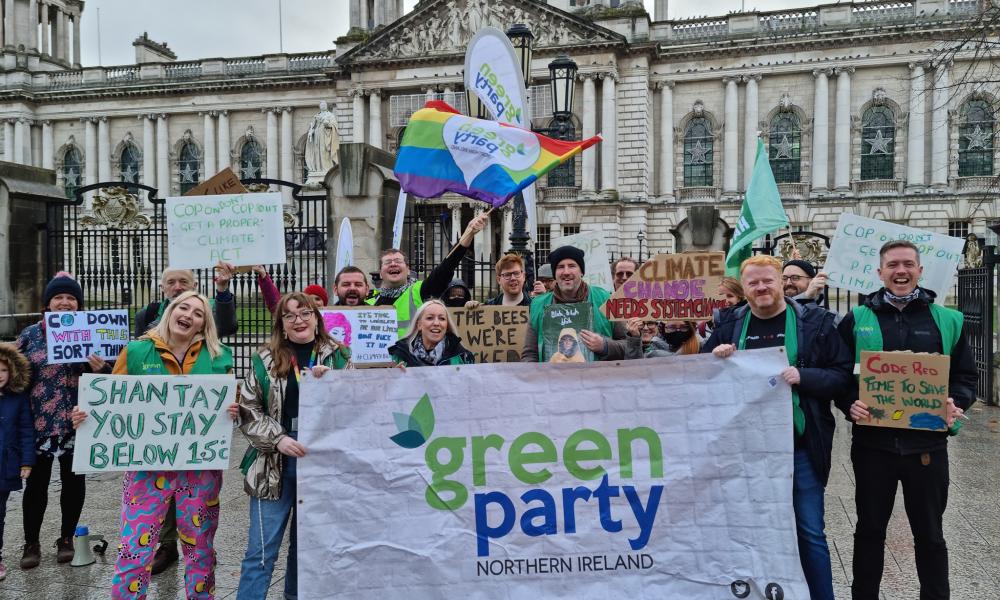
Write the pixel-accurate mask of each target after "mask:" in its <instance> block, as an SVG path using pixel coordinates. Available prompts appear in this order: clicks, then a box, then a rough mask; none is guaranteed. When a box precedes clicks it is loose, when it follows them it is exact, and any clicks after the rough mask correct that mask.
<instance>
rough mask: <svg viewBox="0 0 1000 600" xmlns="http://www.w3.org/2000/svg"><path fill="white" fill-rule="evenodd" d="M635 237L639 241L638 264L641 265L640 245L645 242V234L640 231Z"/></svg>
mask: <svg viewBox="0 0 1000 600" xmlns="http://www.w3.org/2000/svg"><path fill="white" fill-rule="evenodd" d="M635 237H636V239H638V240H639V262H640V263H642V243H643V242H644V241H646V232H645V231H641V230H640V231H639V233H638V234H637V235H636V236H635Z"/></svg>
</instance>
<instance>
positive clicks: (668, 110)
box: [660, 81, 674, 196]
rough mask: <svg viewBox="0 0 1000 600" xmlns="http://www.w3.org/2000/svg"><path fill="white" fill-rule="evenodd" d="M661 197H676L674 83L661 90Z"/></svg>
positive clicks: (665, 82) (666, 84)
mask: <svg viewBox="0 0 1000 600" xmlns="http://www.w3.org/2000/svg"><path fill="white" fill-rule="evenodd" d="M660 195H661V196H673V195H674V82H673V81H664V82H663V87H662V88H660Z"/></svg>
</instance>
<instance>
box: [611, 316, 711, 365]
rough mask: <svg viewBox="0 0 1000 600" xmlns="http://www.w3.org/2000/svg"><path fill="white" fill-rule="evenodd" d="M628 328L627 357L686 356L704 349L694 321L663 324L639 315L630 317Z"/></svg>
mask: <svg viewBox="0 0 1000 600" xmlns="http://www.w3.org/2000/svg"><path fill="white" fill-rule="evenodd" d="M626 329H627V332H628V337H627V338H625V339H626V348H625V358H626V359H636V358H656V357H659V356H682V355H685V354H698V352H699V350H701V340H700V339H699V338H698V336H697V335H696V333H695V327H694V323H692V322H691V321H682V322H679V323H666V324H661V323H657V322H656V321H643V320H642V319H639V318H635V319H629V321H628V323H627V327H626Z"/></svg>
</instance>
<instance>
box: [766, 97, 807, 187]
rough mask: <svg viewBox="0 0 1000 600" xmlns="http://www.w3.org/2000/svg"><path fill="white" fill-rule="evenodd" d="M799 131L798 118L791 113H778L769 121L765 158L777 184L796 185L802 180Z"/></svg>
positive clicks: (800, 134) (800, 133) (800, 135)
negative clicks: (769, 129) (769, 164)
mask: <svg viewBox="0 0 1000 600" xmlns="http://www.w3.org/2000/svg"><path fill="white" fill-rule="evenodd" d="M801 129H802V128H801V127H800V126H799V118H798V117H797V116H795V113H793V112H779V113H778V114H776V115H774V118H773V119H771V132H770V134H769V136H768V155H767V157H768V159H769V160H770V162H771V171H772V172H773V173H774V181H775V182H777V183H798V182H800V181H801V180H802V171H801V168H800V165H801V150H802V131H801Z"/></svg>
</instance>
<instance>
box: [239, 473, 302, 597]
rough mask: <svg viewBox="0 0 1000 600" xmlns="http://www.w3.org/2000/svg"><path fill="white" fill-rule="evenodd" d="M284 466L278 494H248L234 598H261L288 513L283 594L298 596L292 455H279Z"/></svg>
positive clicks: (275, 557) (265, 588)
mask: <svg viewBox="0 0 1000 600" xmlns="http://www.w3.org/2000/svg"><path fill="white" fill-rule="evenodd" d="M282 460H283V461H284V463H285V468H284V470H283V471H282V473H281V497H280V498H278V499H277V500H262V499H260V498H250V535H249V540H248V541H247V553H246V556H245V557H244V558H243V565H242V568H241V570H240V587H239V590H238V591H237V592H236V600H264V598H265V597H266V596H267V589H268V588H269V587H270V586H271V575H272V573H273V572H274V563H275V562H276V561H277V560H278V550H279V549H280V548H281V540H282V538H284V537H285V525H287V524H288V521H289V517H291V521H292V531H291V532H290V533H289V536H288V538H289V540H288V562H287V563H286V565H285V598H287V599H289V600H294V599H295V598H297V597H298V588H299V585H298V562H297V561H296V558H295V553H296V551H297V546H298V543H297V537H298V536H297V535H296V532H295V521H296V517H295V514H294V513H293V510H294V508H295V459H294V458H292V457H289V456H282Z"/></svg>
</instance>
